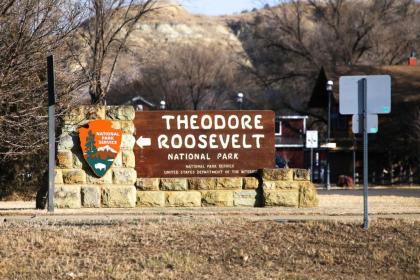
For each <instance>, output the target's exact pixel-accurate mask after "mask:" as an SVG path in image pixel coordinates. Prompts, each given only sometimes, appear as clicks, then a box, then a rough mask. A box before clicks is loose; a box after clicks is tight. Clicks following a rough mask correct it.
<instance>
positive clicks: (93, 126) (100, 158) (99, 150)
mask: <svg viewBox="0 0 420 280" xmlns="http://www.w3.org/2000/svg"><path fill="white" fill-rule="evenodd" d="M121 138H122V132H121V129H115V128H112V122H111V121H107V120H96V121H90V122H89V123H88V126H87V127H81V128H80V129H79V139H80V146H81V148H82V151H83V157H84V158H85V160H86V161H87V163H88V164H89V166H90V168H91V169H92V170H93V172H94V173H95V174H96V175H97V176H98V177H102V176H104V175H105V173H106V172H107V171H108V170H109V168H111V166H112V163H113V162H114V159H115V158H116V157H117V155H118V153H119V151H120V146H121Z"/></svg>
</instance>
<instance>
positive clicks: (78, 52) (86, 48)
mask: <svg viewBox="0 0 420 280" xmlns="http://www.w3.org/2000/svg"><path fill="white" fill-rule="evenodd" d="M156 2H157V1H156V0H89V1H87V7H86V9H87V14H86V17H87V19H86V21H85V22H84V24H83V25H82V28H80V29H79V30H78V32H77V36H76V38H75V40H72V41H69V42H68V46H69V50H70V51H71V52H72V54H73V58H74V59H75V60H76V61H77V63H78V66H79V67H80V69H81V70H82V73H83V76H84V78H85V81H86V82H87V83H88V85H89V95H90V98H91V102H92V104H98V103H103V102H104V101H105V96H106V94H107V91H108V90H109V87H110V86H111V81H112V78H113V75H114V71H115V66H116V65H117V63H118V59H119V57H120V55H121V53H122V52H123V51H124V50H125V49H126V48H127V40H128V39H129V37H130V35H131V33H132V32H133V31H134V30H135V28H136V26H137V23H138V22H139V21H140V20H141V19H143V18H144V17H145V16H146V15H147V14H148V13H150V12H152V11H153V10H154V9H155V4H156Z"/></svg>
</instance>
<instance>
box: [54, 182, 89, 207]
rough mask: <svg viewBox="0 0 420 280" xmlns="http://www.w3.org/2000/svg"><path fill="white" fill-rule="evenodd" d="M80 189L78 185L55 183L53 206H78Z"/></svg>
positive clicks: (79, 203)
mask: <svg viewBox="0 0 420 280" xmlns="http://www.w3.org/2000/svg"><path fill="white" fill-rule="evenodd" d="M81 202H82V199H81V190H80V186H72V185H55V193H54V206H55V207H57V208H72V209H75V208H80V207H82V205H81Z"/></svg>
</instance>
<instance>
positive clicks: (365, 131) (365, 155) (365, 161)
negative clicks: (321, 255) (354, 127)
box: [363, 79, 369, 229]
mask: <svg viewBox="0 0 420 280" xmlns="http://www.w3.org/2000/svg"><path fill="white" fill-rule="evenodd" d="M368 172H369V165H368V123H367V79H363V228H364V229H368V228H369V214H368V184H369V181H368V176H369V174H368Z"/></svg>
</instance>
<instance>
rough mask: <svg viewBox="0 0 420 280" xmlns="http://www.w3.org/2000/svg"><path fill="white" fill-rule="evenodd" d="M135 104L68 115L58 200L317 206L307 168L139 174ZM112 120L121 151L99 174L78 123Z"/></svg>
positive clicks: (64, 204)
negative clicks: (225, 174)
mask: <svg viewBox="0 0 420 280" xmlns="http://www.w3.org/2000/svg"><path fill="white" fill-rule="evenodd" d="M134 117H135V111H134V108H133V107H131V106H118V107H116V106H81V107H78V108H76V109H74V110H72V111H70V112H68V113H67V114H66V115H65V116H64V118H63V121H64V123H63V127H62V134H61V135H60V137H59V141H58V145H57V167H56V173H55V184H56V187H55V195H54V199H55V201H54V204H55V207H57V208H81V207H84V208H100V207H118V208H133V207H215V206H216V207H235V206H237V207H264V206H285V207H316V206H317V205H318V199H317V193H316V189H315V187H314V185H313V184H312V183H311V182H310V173H309V171H308V170H305V169H263V170H260V171H259V172H258V173H257V174H256V175H255V177H244V178H242V177H236V178H235V177H233V178H137V172H136V170H135V163H136V159H135V156H134V152H133V148H134V145H135V140H136V138H135V137H134V135H135V134H136V131H135V126H134V124H133V119H134ZM100 119H107V120H111V121H112V123H113V127H114V128H119V129H121V130H122V133H123V135H122V143H121V151H120V152H119V154H118V155H117V157H116V158H115V159H114V162H113V165H112V167H111V169H110V170H108V172H107V173H106V174H105V175H104V176H103V177H102V178H97V176H95V174H93V172H92V171H91V170H90V167H89V166H88V165H87V163H86V162H85V160H84V158H83V154H82V150H81V147H80V141H79V137H78V129H79V128H80V127H81V126H83V125H85V124H86V123H88V122H89V121H90V120H100Z"/></svg>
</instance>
